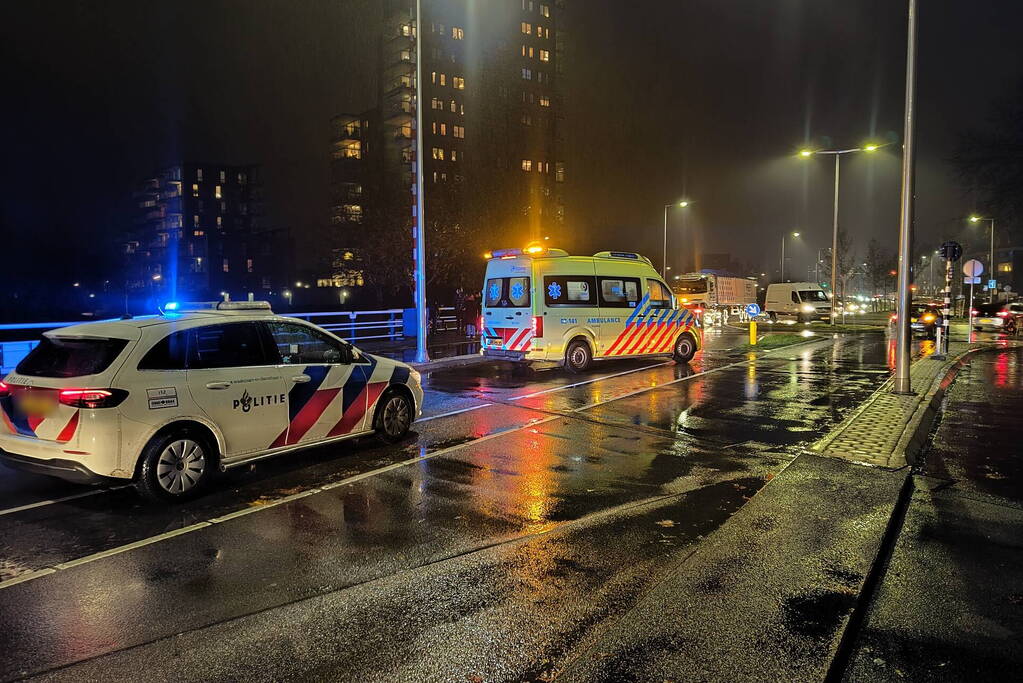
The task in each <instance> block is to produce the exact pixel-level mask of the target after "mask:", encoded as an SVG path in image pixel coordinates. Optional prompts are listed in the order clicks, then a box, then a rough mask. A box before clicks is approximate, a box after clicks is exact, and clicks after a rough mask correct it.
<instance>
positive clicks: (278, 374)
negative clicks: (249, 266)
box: [0, 302, 423, 500]
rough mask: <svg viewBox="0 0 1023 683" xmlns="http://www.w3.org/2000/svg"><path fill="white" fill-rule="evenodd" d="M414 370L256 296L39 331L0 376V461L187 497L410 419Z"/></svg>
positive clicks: (395, 428)
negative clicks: (237, 470)
mask: <svg viewBox="0 0 1023 683" xmlns="http://www.w3.org/2000/svg"><path fill="white" fill-rule="evenodd" d="M422 402H423V390H422V388H421V387H420V375H419V373H418V372H416V371H415V370H413V369H412V368H410V367H409V366H408V365H405V364H404V363H400V362H397V361H394V360H389V359H387V358H380V357H377V356H372V355H370V354H367V353H364V352H362V351H360V350H358V349H357V348H355V347H354V346H352V345H351V344H350V343H348V342H346V341H344V340H342V339H339V338H338V337H335V336H334V335H332V334H331V333H329V332H327V331H325V330H323V329H321V328H318V327H316V326H315V325H312V324H310V323H307V322H305V321H303V320H297V319H295V318H286V317H280V316H277V315H274V313H273V311H271V310H270V305H269V304H268V303H266V302H219V303H213V304H202V305H196V306H188V307H186V306H185V305H182V306H181V307H180V309H179V310H174V311H165V312H164V313H163V314H162V315H159V316H146V317H140V318H133V319H126V320H115V321H108V322H92V323H84V324H81V325H74V326H72V327H65V328H61V329H57V330H52V331H50V332H47V333H46V335H45V336H44V338H43V340H42V341H41V342H40V343H39V345H38V346H37V347H36V348H35V349H33V350H32V352H31V353H29V355H28V356H26V357H25V358H24V360H22V362H21V363H19V364H18V366H17V368H16V369H15V371H14V372H13V373H11V374H9V375H8V376H7V377H5V378H4V380H3V381H2V382H0V420H2V424H0V462H3V463H4V464H6V465H8V466H10V467H14V468H18V469H23V470H28V471H31V472H37V473H42V474H48V475H52V476H56V477H60V478H62V479H67V480H69V481H74V482H81V483H95V482H102V481H107V480H118V479H120V480H128V479H130V480H133V481H134V482H135V485H136V487H137V488H138V490H139V491H140V492H141V493H142V494H143V495H144V496H146V497H148V498H151V499H163V500H174V499H183V498H187V497H189V496H192V495H195V494H196V493H198V492H199V491H200V490H202V489H203V488H204V487H205V486H206V485H207V484H208V483H209V481H210V479H211V478H212V477H213V475H215V474H216V472H217V471H222V470H225V469H227V468H230V467H234V466H237V465H240V464H243V463H248V462H251V461H253V460H256V459H260V458H264V457H268V456H272V455H277V454H280V453H285V452H288V451H293V450H296V449H299V448H304V447H307V446H314V445H318V444H323V443H328V442H332V441H339V440H342V439H349V438H352V437H356V436H361V435H366V434H371V433H376V434H378V435H380V437H381V438H383V439H384V440H386V441H398V440H400V439H401V438H403V437H404V436H405V434H406V433H407V432H408V430H409V427H410V425H411V424H412V422H413V420H414V419H415V418H416V417H417V416H419V415H421V413H422Z"/></svg>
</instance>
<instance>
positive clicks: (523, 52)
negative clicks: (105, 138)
mask: <svg viewBox="0 0 1023 683" xmlns="http://www.w3.org/2000/svg"><path fill="white" fill-rule="evenodd" d="M522 56H523V57H525V56H526V46H525V45H523V46H522Z"/></svg>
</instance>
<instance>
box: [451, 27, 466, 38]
mask: <svg viewBox="0 0 1023 683" xmlns="http://www.w3.org/2000/svg"><path fill="white" fill-rule="evenodd" d="M451 37H452V38H454V39H455V40H462V39H463V38H465V31H463V30H462V29H460V28H458V27H457V26H452V27H451Z"/></svg>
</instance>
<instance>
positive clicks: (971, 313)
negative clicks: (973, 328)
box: [970, 308, 978, 315]
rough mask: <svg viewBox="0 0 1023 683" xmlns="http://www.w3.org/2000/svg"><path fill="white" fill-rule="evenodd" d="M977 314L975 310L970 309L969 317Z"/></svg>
mask: <svg viewBox="0 0 1023 683" xmlns="http://www.w3.org/2000/svg"><path fill="white" fill-rule="evenodd" d="M977 313H978V311H977V309H976V308H971V309H970V315H977Z"/></svg>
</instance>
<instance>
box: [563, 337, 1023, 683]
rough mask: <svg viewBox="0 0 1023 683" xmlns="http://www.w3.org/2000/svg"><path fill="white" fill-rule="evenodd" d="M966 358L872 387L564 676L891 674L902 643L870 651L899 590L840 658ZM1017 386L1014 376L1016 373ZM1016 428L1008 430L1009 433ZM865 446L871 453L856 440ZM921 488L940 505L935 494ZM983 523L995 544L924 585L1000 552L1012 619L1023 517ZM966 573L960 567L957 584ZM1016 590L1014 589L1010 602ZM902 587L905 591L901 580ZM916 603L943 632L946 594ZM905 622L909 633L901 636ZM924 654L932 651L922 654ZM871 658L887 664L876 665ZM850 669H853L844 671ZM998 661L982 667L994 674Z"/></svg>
mask: <svg viewBox="0 0 1023 683" xmlns="http://www.w3.org/2000/svg"><path fill="white" fill-rule="evenodd" d="M987 346H990V345H987ZM974 351H976V349H971V348H970V346H969V345H967V344H966V343H960V344H958V345H954V346H953V348H952V349H951V353H950V356H949V358H948V359H946V360H935V359H931V358H926V357H925V358H921V359H919V360H917V361H916V362H915V363H914V364H913V367H912V378H913V388H914V390H915V391H916V393H915V394H914V395H913V396H908V397H901V396H898V397H896V396H892V395H891V394H890V393H888V392H887V389H888V386H887V385H886V387H883V388H882V389H881V390H879V391H878V392H877V393H876V394H875V395H874V396H872V397H871V399H870V400H868V401H867V402H866V403H865V404H864V406H862V407H861V408H860V409H859V410H857V411H856V412H855V413H854V414H853V415H852V416H850V418H849V419H848V420H847V421H846V422H845V423H843V424H842V425H840V427H839V428H837V429H836V430H835V431H834V432H833V433H832V434H831V435H829V436H828V437H827V438H825V439H824V440H822V442H821V443H819V444H818V445H817V447H816V449H815V452H809V453H803V454H801V455H799V456H798V457H796V459H795V460H794V461H793V462H792V463H791V464H790V465H789V466H788V467H786V468H785V469H784V470H782V471H781V473H779V474H778V475H777V476H776V477H775V478H774V479H773V480H772V481H771V482H770V484H768V485H767V486H765V487H764V488H763V489H762V490H761V491H760V492H759V493H758V494H757V495H756V496H755V497H754V498H753V499H752V500H751V501H750V502H749V503H747V504H746V505H744V506H743V507H742V508H741V509H740V510H739V511H738V512H737V513H736V514H735V515H733V516H732V518H730V519H729V521H728V522H727V523H726V524H725V525H723V526H722V527H721V528H719V529H718V530H717V531H715V532H714V533H712V534H711V535H710V536H709V537H708V538H707V540H706V541H705V542H703V543H702V544H700V545H699V546H698V547H697V548H696V549H695V551H694V552H693V553H692V554H691V555H688V556H686V557H685V558H682V559H681V560H680V561H679V564H678V565H677V566H676V567H675V568H674V570H673V571H670V572H667V573H665V575H664V576H663V577H662V579H661V581H660V583H659V584H658V585H657V586H656V587H655V588H654V589H653V590H651V591H650V592H649V593H648V594H647V595H645V596H644V597H643V599H642V600H640V602H639V603H638V604H637V605H636V606H635V607H634V608H633V609H632V610H630V611H629V612H628V613H626V614H625V615H623V616H622V617H621V619H620V620H619V621H618V622H617V623H616V624H614V625H613V626H612V627H611V628H609V629H608V630H607V631H606V632H605V633H603V634H601V636H600V637H599V638H598V639H596V641H595V642H594V643H592V644H591V645H590V646H589V647H588V648H586V650H584V651H583V652H580V653H578V654H577V656H576V657H575V658H574V659H573V660H572V661H571V662H569V663H568V664H567V665H566V667H565V670H564V672H563V673H562V674H561V675H560V676H559V677H558V680H559V681H562V680H564V681H587V682H591V681H601V682H603V681H607V682H608V683H610V682H611V681H619V680H644V681H645V680H656V681H681V680H728V681H763V680H786V681H821V680H825V679H829V680H831V679H834V678H835V677H842V676H843V675H846V676H847V677H849V679H850V680H878V679H879V678H880V679H886V678H891V679H892V680H899V679H900V675H901V674H900V673H899V672H897V671H896V670H895V667H893V666H890V665H889V663H890V662H891V661H893V660H896V659H897V657H896V656H895V655H894V654H892V652H890V651H889V650H891V649H896V650H897V649H898V647H899V646H900V644H899V641H897V640H896V642H894V643H893V644H892V645H891V648H889V649H888V650H885V651H884V654H883V655H881V656H880V657H874V656H873V654H874V653H875V652H877V650H875V649H874V648H876V647H882V648H883V647H884V645H883V644H884V643H885V641H886V640H887V639H890V638H892V637H893V636H892V628H893V627H890V626H889V625H888V624H887V623H886V622H884V619H883V617H884V616H886V615H890V614H894V615H896V616H898V615H899V614H900V605H902V606H903V607H902V608H903V609H904V604H905V596H904V595H900V594H898V593H896V594H895V595H893V596H892V597H891V598H890V599H889V600H888V601H887V603H885V604H886V606H887V607H888V611H885V612H883V613H879V615H878V617H877V618H876V619H875V620H874V621H872V622H871V628H873V631H871V634H872V635H871V638H870V639H869V640H864V642H863V643H862V644H859V643H857V647H858V648H859V649H857V650H855V652H856V658H855V659H854V660H853V659H850V653H851V652H854V650H853V648H852V646H853V644H854V643H856V636H857V635H858V634H859V633H861V631H860V628H861V625H862V623H863V618H864V615H865V614H866V613H867V612H868V608H869V598H870V596H871V595H872V594H873V591H874V589H875V586H876V585H877V581H878V577H879V574H880V571H881V569H882V568H883V565H884V561H885V559H886V558H887V556H888V553H889V551H890V547H891V544H892V541H893V539H894V538H895V537H897V534H898V531H899V529H900V528H901V527H900V524H901V521H902V511H903V510H904V509H905V504H906V501H907V500H908V499H909V494H910V493H911V492H912V483H913V477H912V473H911V470H910V468H909V467H907V466H906V463H907V458H908V459H912V458H913V457H915V455H916V453H917V452H918V451H919V448H920V446H921V445H922V443H923V442H924V441H925V440H926V435H927V433H928V432H929V430H930V428H931V426H932V425H933V420H934V417H935V416H936V414H937V413H936V410H937V408H938V407H940V402H941V400H942V397H943V396H944V394H945V391H946V390H947V389H948V387H949V385H950V383H951V382H952V380H953V378H954V376H955V374H956V372H957V371H958V369H959V368H960V367H962V366H963V365H964V363H965V361H964V360H963V359H964V358H967V357H969V358H978V357H986V356H985V354H983V353H974ZM1000 353H1010V352H1008V351H1002V352H1000ZM1012 353H1018V352H1012ZM966 354H970V356H966ZM1014 367H1015V366H1014ZM1014 371H1015V370H1014ZM1006 373H1008V371H1006ZM1006 376H1008V374H1007V375H1006ZM1015 377H1016V378H1017V379H1016V381H1017V382H1018V381H1020V379H1019V378H1021V377H1023V367H1021V368H1019V371H1016V374H1015ZM1006 414H1007V415H1009V413H1006ZM1017 414H1018V413H1017ZM1008 419H1010V420H1011V419H1012V418H1011V417H1009V418H1008ZM1019 429H1020V428H1019V427H1018V426H1017V427H1015V430H1016V432H1015V433H1016V434H1017V435H1018V434H1019ZM860 440H864V441H865V442H867V443H868V444H869V445H867V446H866V447H861V446H860V443H859V442H860ZM974 442H975V444H976V445H977V447H980V445H981V444H983V443H985V441H984V440H982V439H979V438H977V439H974ZM1017 442H1018V437H1017ZM1007 447H1008V446H1007ZM1010 452H1014V451H1010ZM1005 466H1006V467H1009V465H1008V464H1006V465H1005ZM932 488H934V487H932ZM920 495H926V496H934V494H933V493H931V492H929V491H928V492H925V493H923V494H920ZM914 500H915V499H914ZM978 504H979V503H978ZM987 505H990V504H987ZM950 507H951V508H952V509H956V508H957V509H958V511H959V513H960V514H962V510H963V509H965V506H964V503H963V502H962V501H958V502H957V503H956V504H955V505H954V506H945V509H943V511H942V513H941V514H942V515H943V516H945V517H949V516H950V514H951V510H950V509H948V508H950ZM1021 507H1023V505H1021ZM1005 510H1008V508H1005V509H1004V510H1002V511H1001V512H1000V513H999V514H1000V516H1001V517H1002V518H1003V519H1004V518H1006V517H1008V516H1011V515H1017V514H1023V513H1021V511H1020V509H1018V508H1012V509H1011V512H1006V511H1005ZM993 516H994V513H993V512H992V511H990V510H988V511H987V514H986V516H977V517H976V520H978V521H981V522H982V524H983V525H984V526H982V527H981V528H982V529H984V528H987V529H990V530H991V533H992V534H993V536H991V537H985V536H984V532H983V531H982V530H977V529H975V530H974V532H973V533H974V539H975V540H977V541H979V540H981V539H983V541H984V544H986V545H987V546H988V547H986V548H980V547H978V545H977V544H976V543H974V544H973V545H972V546H967V545H965V544H964V545H963V547H962V549H961V550H960V551H959V553H960V554H963V555H965V557H964V558H963V559H962V561H957V559H952V560H946V559H945V558H943V557H942V556H940V555H939V554H937V553H932V555H931V556H930V557H929V558H928V560H927V561H928V562H929V563H930V564H932V565H936V566H938V567H940V571H938V570H933V569H932V570H931V572H930V576H931V577H933V582H934V583H936V584H939V583H943V584H944V586H945V590H946V591H947V592H949V593H953V594H962V595H966V594H969V590H968V588H969V585H970V584H973V583H977V582H983V581H985V580H986V579H985V577H984V575H983V572H982V571H979V570H982V568H983V566H984V564H985V562H986V560H985V556H990V554H991V553H992V551H993V550H994V549H995V548H1001V549H1002V553H1003V555H1004V556H1005V557H1006V560H1007V561H1006V562H1005V563H999V564H998V565H997V566H996V567H991V568H990V571H991V574H990V575H991V576H997V585H998V588H997V589H993V590H994V592H996V593H997V592H999V591H1001V593H1000V597H1001V598H1002V600H1003V603H1004V605H1005V610H1003V612H1004V611H1007V610H1010V609H1015V610H1017V612H1016V615H1017V617H1019V616H1020V611H1023V581H1019V580H1017V581H1015V582H1008V579H1009V576H1008V574H1009V573H1010V572H1011V571H1012V570H1010V569H1009V567H1012V566H1019V567H1023V562H1020V560H1023V557H1020V555H1021V554H1023V553H1021V549H1020V541H1019V538H1020V536H1019V534H1018V533H1016V532H1018V531H1020V530H1023V519H1021V520H1020V525H1021V526H1019V527H1015V526H1012V525H1008V524H1006V523H1005V522H1002V523H1001V526H989V525H990V524H991V519H992V517H993ZM914 523H915V524H916V525H917V526H916V528H917V533H918V535H919V537H921V538H927V537H936V536H937V534H936V531H935V529H934V528H933V527H934V523H933V522H930V521H928V520H927V519H925V518H923V517H921V518H920V520H919V521H915V520H914ZM964 527H965V528H968V527H969V523H968V522H965V521H964V520H961V521H960V522H959V528H955V527H954V526H953V525H951V524H950V525H949V526H948V527H947V533H948V534H949V536H950V538H946V539H944V542H945V543H946V544H947V543H949V542H950V540H951V538H954V537H956V536H957V535H959V536H962V535H963V533H964V530H965V529H964ZM907 528H908V525H907ZM1013 533H1016V536H1015V540H1013V536H1012V534H1013ZM917 542H919V541H917ZM978 553H980V554H978ZM918 561H919V560H918ZM1010 562H1014V563H1015V564H1010ZM893 566H894V565H893ZM974 570H977V571H974ZM960 571H963V572H964V574H963V576H961V577H960V576H958V573H959V572H960ZM920 573H921V572H919V571H917V570H915V569H914V570H912V571H910V570H908V569H907V570H906V572H905V573H904V574H899V576H900V577H901V578H902V581H903V582H905V583H906V584H909V585H910V586H912V585H915V584H917V583H918V582H919V579H918V576H919V574H920ZM1017 578H1023V575H1021V576H1020V577H1017ZM1010 587H1011V590H1009V593H1011V594H1006V592H1005V591H1006V590H1007V589H1009V588H1010ZM899 588H900V590H902V591H903V592H905V591H906V590H907V589H906V587H905V586H904V585H903V586H900V587H899ZM929 588H930V587H929ZM930 589H933V588H930ZM1012 591H1015V592H1012ZM978 592H980V593H983V592H984V590H981V591H978ZM915 597H916V600H917V604H918V605H920V609H919V610H918V611H917V612H916V614H917V616H918V617H919V618H920V620H921V621H922V622H923V623H924V625H926V623H927V622H930V623H931V624H933V626H932V628H933V629H938V628H939V626H940V624H947V623H950V620H951V619H950V614H947V613H945V612H946V611H947V610H945V609H944V607H945V605H947V604H955V601H954V600H953V599H952V598H939V599H934V598H932V597H929V596H928V593H927V590H922V591H921V592H920V593H919V594H918V595H916V596H915ZM962 599H964V598H960V600H962ZM925 606H926V607H927V609H924V607H925ZM893 618H894V617H893ZM983 619H984V615H983V614H981V615H977V617H976V618H975V619H974V620H973V621H972V623H973V624H978V623H982V622H983ZM896 623H897V622H896ZM1005 623H1008V622H1005ZM1019 625H1020V624H1019V622H1018V621H1016V622H1012V624H1011V626H1010V627H1005V626H1003V625H997V626H996V625H995V624H990V623H988V624H987V628H988V630H989V631H990V632H994V631H998V630H999V629H1004V630H1003V631H1002V637H1003V638H1009V637H1017V636H1018V634H1019V633H1020V629H1019V628H1017V626H1019ZM911 628H919V626H918V625H914V626H913V627H907V629H911ZM907 632H908V633H913V631H912V630H909V631H907ZM918 632H919V631H918ZM924 632H926V631H924ZM875 642H880V643H882V645H881V646H877V645H875V644H874V643H875ZM935 642H941V641H940V640H935ZM1015 647H1017V648H1018V647H1020V646H1019V645H1016V646H1015ZM988 650H989V651H992V652H993V651H994V650H995V648H990V647H989V648H988ZM930 654H931V655H935V654H938V653H937V652H936V651H934V650H931V651H930ZM964 654H965V653H964ZM950 656H951V654H950ZM1013 656H1015V655H1013ZM1010 658H1011V657H1010ZM1017 659H1018V658H1017ZM879 660H880V661H881V662H882V664H885V666H886V667H887V668H884V669H880V670H879V669H878V668H877V667H878V666H880V665H878V664H877V663H876V662H877V661H879ZM850 661H852V662H853V664H854V665H855V667H854V668H853V669H852V671H851V672H850V673H847V672H848V671H849V670H848V669H847V667H846V664H847V663H848V662H850ZM936 661H937V660H936ZM1005 661H1006V660H999V661H998V662H996V665H992V666H990V667H989V668H988V670H992V671H993V670H997V669H998V666H999V665H1001V664H1004V663H1005ZM1018 661H1023V660H1018ZM937 671H939V672H940V671H941V669H940V667H939V668H938V669H937ZM936 677H943V676H941V675H940V674H939V675H937V676H936ZM943 678H945V679H948V678H949V677H943Z"/></svg>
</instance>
